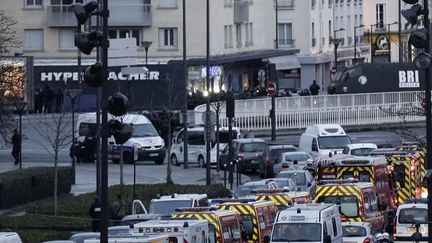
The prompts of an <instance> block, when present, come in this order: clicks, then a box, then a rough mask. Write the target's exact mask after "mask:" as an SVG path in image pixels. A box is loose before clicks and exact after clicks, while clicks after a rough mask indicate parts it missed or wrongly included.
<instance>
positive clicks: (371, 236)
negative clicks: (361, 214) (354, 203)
mask: <svg viewBox="0 0 432 243" xmlns="http://www.w3.org/2000/svg"><path fill="white" fill-rule="evenodd" d="M342 234H343V242H344V243H373V242H375V231H374V230H373V229H372V226H371V225H370V224H369V223H366V222H342Z"/></svg>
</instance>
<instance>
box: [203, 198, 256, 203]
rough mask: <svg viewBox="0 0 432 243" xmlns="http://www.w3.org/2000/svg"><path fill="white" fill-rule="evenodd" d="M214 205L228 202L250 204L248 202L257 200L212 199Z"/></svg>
mask: <svg viewBox="0 0 432 243" xmlns="http://www.w3.org/2000/svg"><path fill="white" fill-rule="evenodd" d="M211 202H212V203H228V202H238V203H248V202H256V199H254V198H237V199H232V198H217V199H211Z"/></svg>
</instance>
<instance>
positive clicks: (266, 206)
mask: <svg viewBox="0 0 432 243" xmlns="http://www.w3.org/2000/svg"><path fill="white" fill-rule="evenodd" d="M212 203H220V204H219V205H217V208H218V209H221V210H235V211H237V212H239V213H240V218H241V221H242V225H243V228H244V230H245V233H246V237H247V240H248V242H263V241H264V236H266V235H267V236H270V235H271V230H272V226H273V221H274V218H275V217H276V213H277V211H278V210H277V207H276V206H275V203H274V202H272V201H256V200H254V199H213V200H212Z"/></svg>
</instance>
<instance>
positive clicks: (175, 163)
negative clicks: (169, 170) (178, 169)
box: [171, 154, 180, 166]
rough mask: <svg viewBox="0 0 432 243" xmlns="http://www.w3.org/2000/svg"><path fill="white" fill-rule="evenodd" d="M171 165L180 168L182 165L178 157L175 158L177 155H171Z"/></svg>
mask: <svg viewBox="0 0 432 243" xmlns="http://www.w3.org/2000/svg"><path fill="white" fill-rule="evenodd" d="M171 164H173V165H175V166H180V163H179V162H178V160H177V156H175V154H173V155H171Z"/></svg>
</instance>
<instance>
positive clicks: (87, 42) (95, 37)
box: [75, 31, 103, 55]
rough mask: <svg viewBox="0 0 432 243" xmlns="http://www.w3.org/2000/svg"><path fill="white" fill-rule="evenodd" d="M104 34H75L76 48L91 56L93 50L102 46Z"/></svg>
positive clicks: (97, 32) (98, 32)
mask: <svg viewBox="0 0 432 243" xmlns="http://www.w3.org/2000/svg"><path fill="white" fill-rule="evenodd" d="M102 37H103V34H102V32H100V31H93V32H90V33H86V32H82V33H76V34H75V46H76V47H78V49H79V50H80V51H81V52H82V53H84V54H86V55H90V53H91V52H92V50H93V48H95V47H96V46H101V43H102Z"/></svg>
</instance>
